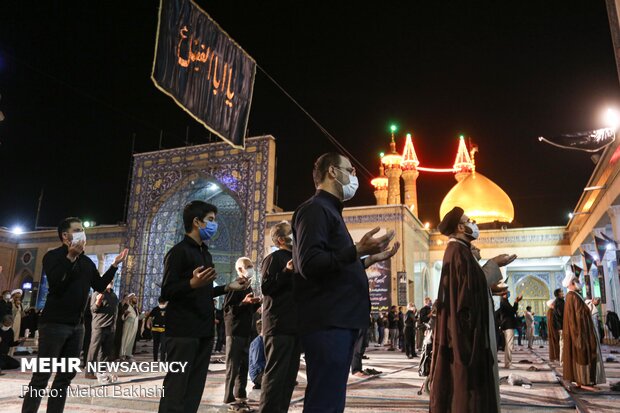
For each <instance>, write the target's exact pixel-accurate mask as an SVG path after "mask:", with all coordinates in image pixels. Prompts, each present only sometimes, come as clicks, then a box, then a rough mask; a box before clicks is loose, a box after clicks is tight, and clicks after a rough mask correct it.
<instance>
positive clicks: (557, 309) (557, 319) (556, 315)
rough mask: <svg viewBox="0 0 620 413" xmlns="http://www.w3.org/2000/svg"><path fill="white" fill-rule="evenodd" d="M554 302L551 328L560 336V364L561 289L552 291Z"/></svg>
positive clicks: (562, 341) (562, 292)
mask: <svg viewBox="0 0 620 413" xmlns="http://www.w3.org/2000/svg"><path fill="white" fill-rule="evenodd" d="M553 295H554V296H555V301H554V302H553V326H554V327H555V330H556V331H557V332H558V334H559V336H560V364H561V363H562V360H563V358H562V352H563V350H564V339H563V338H562V328H563V326H564V291H562V289H561V288H558V289H556V290H555V291H553Z"/></svg>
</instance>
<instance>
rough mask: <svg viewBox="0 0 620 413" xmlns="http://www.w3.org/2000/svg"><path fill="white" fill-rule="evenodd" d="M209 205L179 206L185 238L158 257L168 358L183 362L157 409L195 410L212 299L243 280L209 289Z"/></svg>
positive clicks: (212, 229)
mask: <svg viewBox="0 0 620 413" xmlns="http://www.w3.org/2000/svg"><path fill="white" fill-rule="evenodd" d="M216 214H217V208H216V207H215V205H212V204H208V203H206V202H203V201H192V202H190V203H189V204H187V205H186V206H185V208H184V209H183V226H184V228H185V237H184V238H183V240H182V241H181V242H179V243H178V244H176V245H175V246H174V247H172V248H171V249H170V251H168V253H167V254H166V256H165V258H164V277H163V281H162V290H161V297H162V298H163V299H164V300H166V301H168V306H167V307H166V316H165V322H166V351H167V361H168V362H181V363H187V365H186V366H185V369H184V371H180V372H172V371H169V372H168V373H167V374H166V377H165V378H164V388H165V390H166V391H165V393H164V394H163V395H162V397H161V399H160V402H159V412H160V413H171V412H178V413H194V412H196V411H198V407H199V406H200V400H201V398H202V393H203V391H204V387H205V381H206V379H207V372H208V370H209V361H210V358H211V351H212V350H213V335H214V334H213V333H214V325H215V324H214V321H213V319H214V311H213V297H217V296H220V295H223V294H225V293H226V292H228V291H232V290H238V289H243V288H245V280H243V279H237V280H235V281H233V282H232V283H230V284H227V285H221V286H217V287H214V286H213V280H215V278H216V277H217V273H216V272H215V268H214V265H213V259H212V257H211V254H210V253H209V248H208V247H207V245H206V242H208V241H209V240H210V239H211V238H212V237H213V236H214V235H215V233H216V232H217V222H216V221H215V216H216Z"/></svg>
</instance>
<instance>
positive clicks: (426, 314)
mask: <svg viewBox="0 0 620 413" xmlns="http://www.w3.org/2000/svg"><path fill="white" fill-rule="evenodd" d="M432 304H433V301H432V300H431V298H430V297H425V298H424V307H422V308H420V313H419V314H418V323H417V324H418V325H417V326H416V349H417V350H418V351H422V344H423V343H424V332H425V331H426V326H427V324H428V322H429V321H430V320H431V306H432Z"/></svg>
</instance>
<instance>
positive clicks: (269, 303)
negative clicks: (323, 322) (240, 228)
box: [259, 221, 301, 413]
mask: <svg viewBox="0 0 620 413" xmlns="http://www.w3.org/2000/svg"><path fill="white" fill-rule="evenodd" d="M292 233H293V232H292V228H291V225H290V224H289V223H288V222H286V221H284V222H280V223H278V224H276V225H274V226H273V227H272V228H271V234H270V235H271V241H272V242H273V244H274V245H275V246H277V247H278V250H277V251H274V252H273V253H271V254H270V255H268V256H267V257H266V258H265V259H264V260H263V264H262V265H261V272H262V277H261V280H262V282H261V286H262V290H263V300H264V302H263V322H262V330H263V339H264V342H265V354H266V365H265V372H264V374H263V382H262V386H261V387H262V392H261V395H260V409H259V411H260V412H265V413H268V412H269V413H285V412H287V411H288V409H289V404H290V402H291V397H292V395H293V390H294V389H295V381H296V379H297V372H298V370H299V356H300V352H301V348H300V344H299V335H298V331H297V323H298V321H297V304H296V303H295V300H294V297H293V274H294V268H293V253H292V249H293V237H292Z"/></svg>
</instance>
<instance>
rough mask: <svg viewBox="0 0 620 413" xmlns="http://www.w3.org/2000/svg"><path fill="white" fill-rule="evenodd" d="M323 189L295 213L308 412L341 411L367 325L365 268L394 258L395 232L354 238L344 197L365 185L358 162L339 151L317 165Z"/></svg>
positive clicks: (295, 257) (319, 187) (295, 256)
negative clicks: (360, 180) (357, 169)
mask: <svg viewBox="0 0 620 413" xmlns="http://www.w3.org/2000/svg"><path fill="white" fill-rule="evenodd" d="M313 179H314V184H315V187H316V193H315V195H314V196H313V197H311V198H310V199H309V200H307V201H306V202H304V203H303V204H301V205H300V206H299V207H298V208H297V210H296V211H295V213H294V214H293V220H292V227H293V237H294V239H295V244H294V246H293V261H294V265H295V270H296V271H298V274H296V275H295V276H294V279H293V284H294V291H295V293H294V294H295V298H296V301H297V303H298V314H299V333H300V337H301V343H302V347H303V349H304V351H305V355H306V366H307V373H308V385H307V387H306V394H305V399H304V412H306V413H310V412H312V413H314V412H316V413H331V412H342V411H343V410H344V406H345V400H346V388H347V379H348V376H349V367H350V366H351V360H352V357H353V346H354V343H355V340H356V339H357V337H358V334H359V330H361V329H365V328H368V314H369V313H370V298H369V293H368V277H367V276H366V272H365V270H364V268H368V267H369V266H371V265H372V264H374V263H376V262H379V261H383V260H386V259H389V258H391V257H392V256H393V255H394V254H395V253H396V251H398V248H399V246H400V245H399V244H398V243H397V242H396V243H394V246H393V247H392V248H389V244H390V242H391V240H392V239H393V238H394V231H393V230H389V231H387V233H386V234H385V235H383V236H381V237H374V235H375V234H377V232H379V228H378V227H377V228H375V229H373V230H372V231H370V232H368V233H367V234H366V235H364V236H363V237H362V239H361V240H360V241H359V242H358V243H357V244H354V243H353V239H352V238H351V235H350V234H349V232H348V231H347V227H346V225H345V222H344V219H343V217H342V209H343V202H344V201H348V200H349V199H351V198H352V197H353V195H355V191H356V190H357V187H358V181H357V177H356V176H355V168H353V166H352V165H351V161H350V160H349V159H348V158H346V157H344V156H341V155H339V154H337V153H326V154H324V155H321V156H320V157H319V158H318V159H317V160H316V162H315V164H314V170H313Z"/></svg>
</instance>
